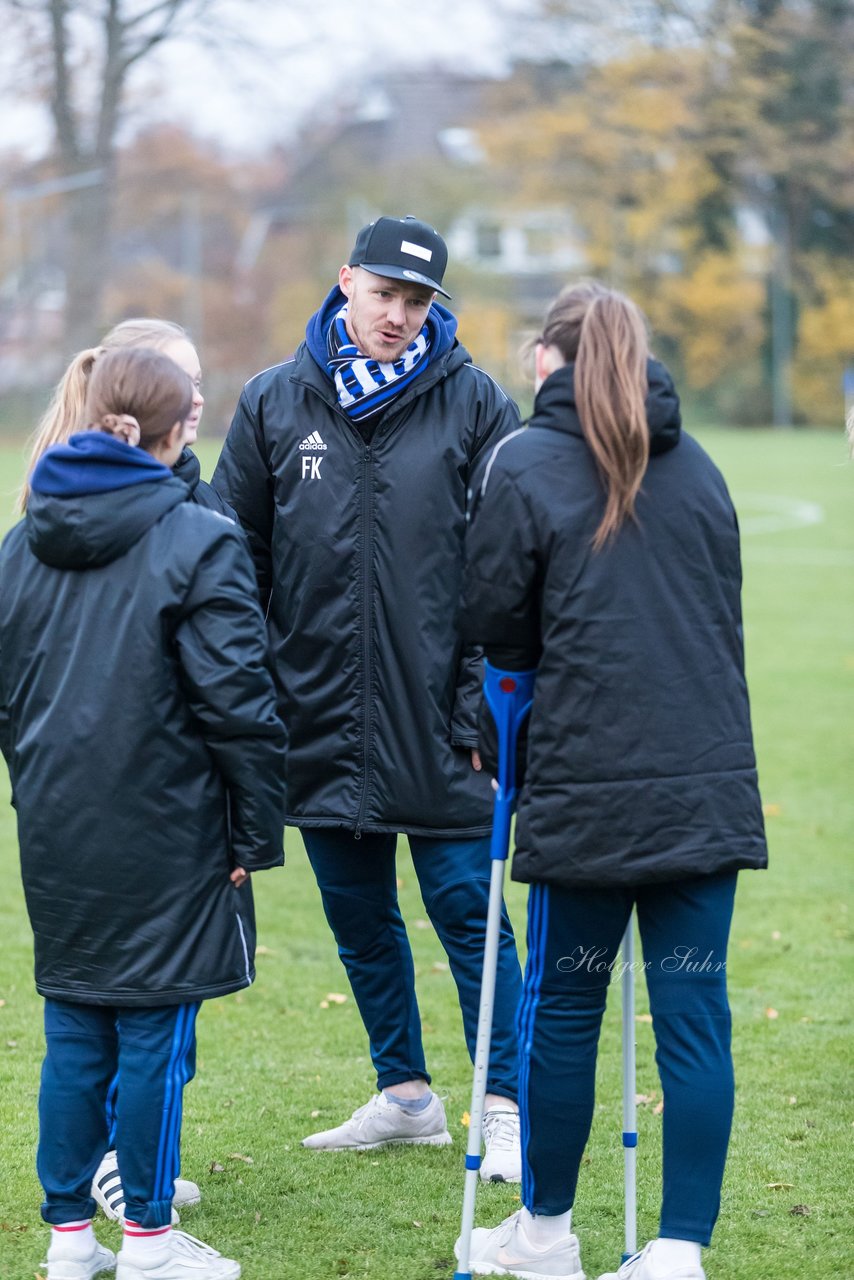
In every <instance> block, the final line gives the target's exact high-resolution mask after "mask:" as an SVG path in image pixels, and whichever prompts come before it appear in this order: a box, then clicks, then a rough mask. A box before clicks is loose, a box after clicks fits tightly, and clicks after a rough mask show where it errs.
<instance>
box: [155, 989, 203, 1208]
mask: <svg viewBox="0 0 854 1280" xmlns="http://www.w3.org/2000/svg"><path fill="white" fill-rule="evenodd" d="M200 1008H201V1003H198V1004H193V1005H189V1006H188V1007H187V1031H186V1035H185V1037H184V1052H183V1054H182V1056H181V1058H180V1059H179V1061H178V1062H177V1063H176V1065H175V1071H176V1083H175V1095H174V1105H173V1107H172V1126H171V1134H170V1145H169V1150H170V1152H171V1165H167V1168H166V1175H167V1185H166V1187H165V1188H164V1189H163V1196H164V1198H166V1197H170V1198H171V1196H172V1195H174V1191H175V1188H174V1182H175V1179H176V1178H177V1177H178V1174H179V1172H180V1169H181V1126H182V1124H183V1119H184V1086H185V1085H187V1084H188V1083H189V1082H190V1081H191V1080H192V1078H193V1076H194V1075H195V1048H196V1017H197V1015H198V1012H199V1009H200ZM191 1057H192V1059H193V1063H192V1066H191V1065H190V1058H191Z"/></svg>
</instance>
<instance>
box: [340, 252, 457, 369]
mask: <svg viewBox="0 0 854 1280" xmlns="http://www.w3.org/2000/svg"><path fill="white" fill-rule="evenodd" d="M338 284H339V287H340V289H341V292H342V293H343V294H344V296H345V297H346V298H347V300H348V301H349V304H350V306H349V309H348V315H347V332H348V333H349V335H350V337H351V338H352V340H353V342H355V344H356V346H357V347H358V348H359V350H360V351H361V352H362V354H363V355H366V356H369V357H370V358H371V359H372V360H381V361H384V362H390V361H392V360H397V359H398V357H399V356H402V355H403V353H404V351H405V350H406V348H407V347H408V346H409V344H410V342H411V341H412V339H413V338H414V337H416V335H417V334H418V333H420V332H421V329H422V328H423V326H424V321H425V320H426V319H427V312H428V311H429V310H430V303H431V302H432V301H433V299H434V298H435V296H436V294H435V292H434V291H433V290H431V289H428V288H427V286H426V285H423V284H410V283H409V282H408V281H407V280H391V279H390V278H389V277H388V276H375V275H374V274H373V272H372V271H364V270H363V269H362V268H361V267H342V268H341V270H340V272H339V273H338Z"/></svg>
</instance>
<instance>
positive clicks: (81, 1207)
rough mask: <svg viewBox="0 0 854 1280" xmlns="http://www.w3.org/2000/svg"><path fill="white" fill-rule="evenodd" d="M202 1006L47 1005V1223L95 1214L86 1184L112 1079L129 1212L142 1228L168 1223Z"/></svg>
mask: <svg viewBox="0 0 854 1280" xmlns="http://www.w3.org/2000/svg"><path fill="white" fill-rule="evenodd" d="M199 1007H200V1006H199V1005H198V1004H182V1005H162V1006H158V1007H156V1008H130V1007H123V1008H114V1007H108V1006H105V1005H93V1004H72V1003H69V1002H66V1001H61V1000H50V999H48V1000H46V1001H45V1039H46V1042H47V1052H46V1054H45V1060H44V1065H43V1067H42V1077H41V1089H40V1091H39V1149H38V1160H37V1168H38V1175H39V1180H40V1182H41V1184H42V1186H43V1187H44V1191H45V1200H44V1204H43V1205H42V1217H43V1218H44V1220H45V1222H49V1223H51V1225H53V1226H61V1225H62V1224H63V1223H65V1222H75V1221H78V1220H82V1219H84V1218H91V1217H92V1216H93V1214H94V1212H95V1208H96V1206H95V1201H94V1200H93V1199H92V1197H91V1195H90V1187H91V1184H92V1179H93V1177H94V1176H95V1173H96V1171H97V1168H98V1165H99V1164H100V1163H101V1160H102V1158H103V1156H104V1153H105V1152H106V1151H107V1149H108V1143H109V1139H110V1114H111V1107H110V1106H109V1105H108V1095H110V1093H111V1091H112V1090H114V1089H115V1082H116V1079H118V1091H117V1096H116V1105H115V1126H114V1139H115V1140H114V1145H115V1148H116V1150H117V1152H118V1158H119V1168H120V1169H121V1173H122V1182H123V1184H124V1190H125V1205H126V1214H127V1217H128V1218H129V1219H130V1220H131V1221H132V1222H137V1223H139V1225H140V1226H142V1227H162V1226H166V1225H167V1224H168V1223H169V1222H170V1221H171V1213H172V1195H173V1190H174V1186H173V1184H174V1180H175V1178H176V1177H177V1175H178V1170H179V1168H180V1143H181V1118H182V1095H183V1090H184V1085H185V1084H186V1083H187V1082H188V1081H189V1080H192V1078H193V1075H194V1073H195V1065H196V1014H197V1013H198V1011H199Z"/></svg>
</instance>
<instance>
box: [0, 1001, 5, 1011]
mask: <svg viewBox="0 0 854 1280" xmlns="http://www.w3.org/2000/svg"><path fill="white" fill-rule="evenodd" d="M5 1008H6V1001H5V1000H0V1009H5Z"/></svg>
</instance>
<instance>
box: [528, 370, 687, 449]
mask: <svg viewBox="0 0 854 1280" xmlns="http://www.w3.org/2000/svg"><path fill="white" fill-rule="evenodd" d="M646 376H647V383H648V388H649V389H648V391H647V396H646V420H647V423H648V424H649V436H650V441H649V449H650V453H652V454H657V453H666V452H667V450H668V449H672V448H673V447H674V446H675V445H677V444H678V443H679V436H680V434H681V431H682V415H681V413H680V411H679V396H678V395H677V394H676V388H675V387H674V385H673V379H672V378H671V376H670V374H669V373H668V371H667V369H666V368H665V367H664V365H663V364H660V363H659V361H658V360H648V361H647V364H646ZM531 426H532V427H547V428H549V429H550V430H552V431H566V432H568V433H569V434H570V435H574V436H582V437H583V435H584V432H583V430H582V427H581V422H580V420H579V417H578V410H577V409H576V406H575V364H574V363H570V364H565V365H561V367H560V368H559V369H556V370H555V372H554V373H552V374H550V375H549V377H548V378H546V380H545V382H544V383H543V385H542V386H541V387H540V390H539V391H538V392H537V398H536V400H535V401H534V413H533V416H532V418H531Z"/></svg>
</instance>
